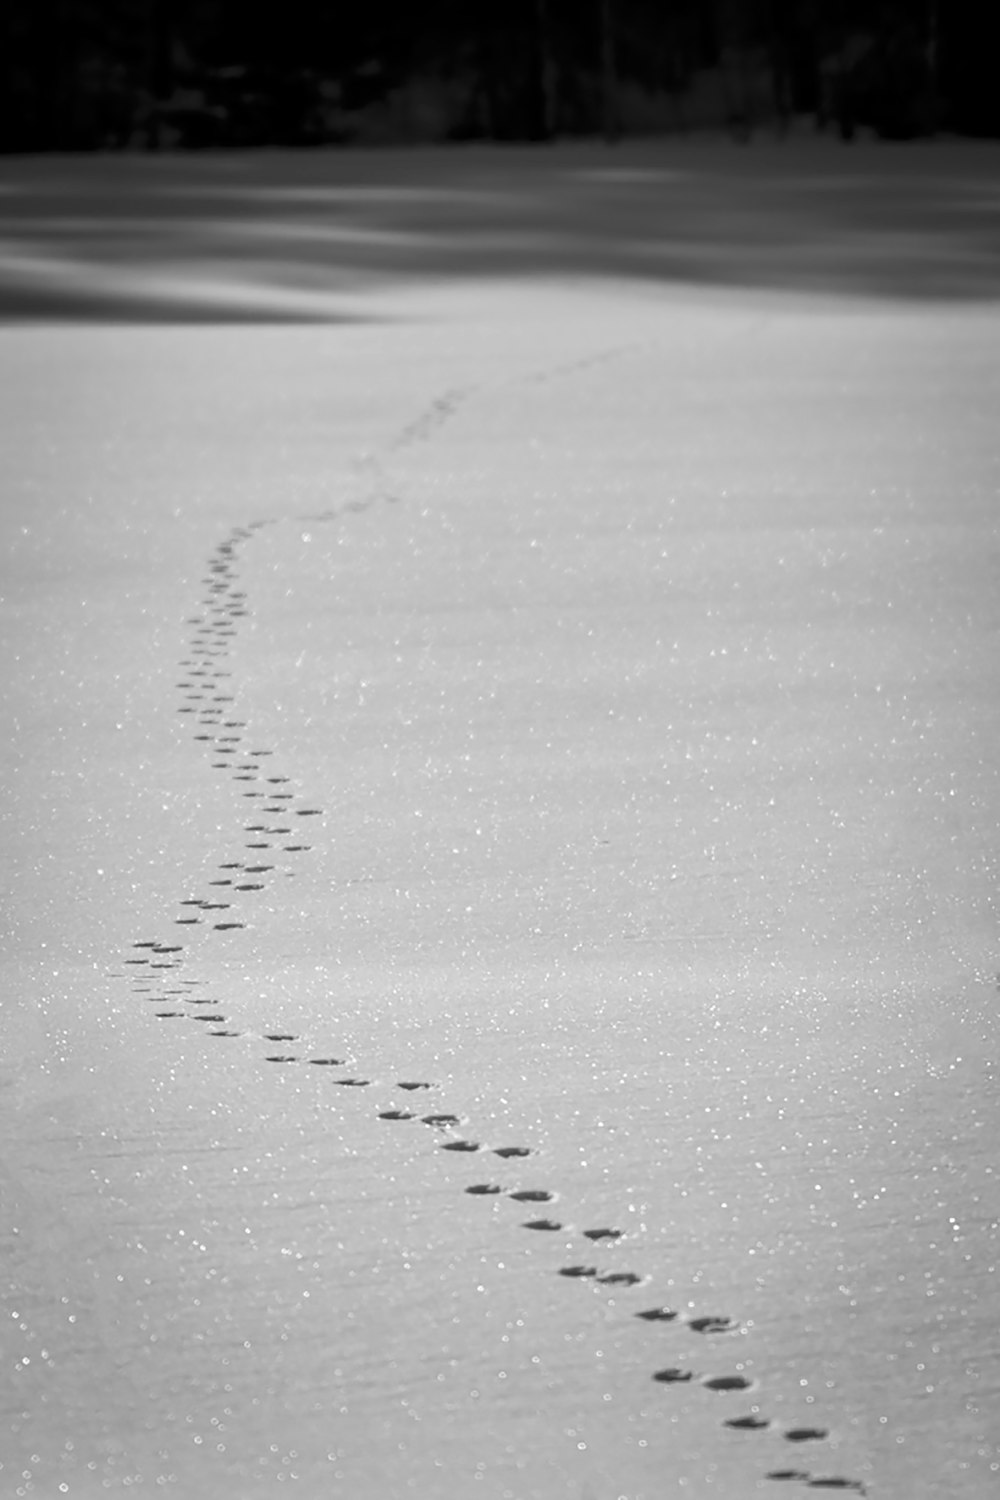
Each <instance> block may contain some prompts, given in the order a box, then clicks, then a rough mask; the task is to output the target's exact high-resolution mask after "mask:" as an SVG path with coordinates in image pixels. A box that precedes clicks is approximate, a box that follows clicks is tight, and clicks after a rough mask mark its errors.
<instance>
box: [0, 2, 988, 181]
mask: <svg viewBox="0 0 1000 1500" xmlns="http://www.w3.org/2000/svg"><path fill="white" fill-rule="evenodd" d="M998 43H1000V6H998V5H995V4H984V3H983V0H410V3H400V0H363V3H361V4H358V3H352V4H344V3H338V0H281V3H280V4H278V3H276V0H5V4H4V5H3V7H2V10H0V73H2V82H0V150H3V151H6V152H12V151H67V150H70V151H72V150H109V149H110V150H124V149H132V150H157V149H162V148H170V147H180V148H188V149H194V148H199V147H212V146H259V145H289V146H291V145H295V146H303V145H313V144H315V145H320V144H325V143H337V142H344V143H347V142H351V141H378V140H405V139H416V140H477V139H481V140H511V141H514V140H538V141H542V140H550V139H554V138H556V137H558V136H567V135H587V134H594V133H598V132H599V133H602V134H604V135H605V136H606V137H608V138H611V139H613V138H615V137H616V136H618V135H620V134H623V133H628V132H631V131H636V132H644V133H649V132H657V131H665V130H676V131H682V130H687V129H692V128H697V127H698V126H699V125H706V124H712V125H719V124H726V125H727V126H728V128H729V129H730V131H731V132H732V134H733V135H734V137H736V138H744V139H746V138H749V137H750V136H751V135H752V133H753V130H754V128H755V127H757V126H761V125H763V126H766V127H767V128H774V129H777V130H779V131H780V130H783V129H785V128H786V127H787V125H788V123H789V122H790V121H791V120H792V118H793V117H794V116H802V115H806V116H812V117H813V118H814V119H815V122H816V124H817V125H818V126H819V127H820V128H830V129H832V130H836V131H838V132H839V133H840V134H841V136H842V137H843V138H844V139H845V140H849V139H850V138H851V137H852V136H853V135H854V133H855V132H856V131H857V130H858V129H859V128H868V129H871V130H874V131H875V132H876V133H878V134H879V135H881V136H884V137H887V138H897V139H909V138H914V137H918V136H923V135H928V134H931V133H932V132H934V131H935V130H939V129H947V130H953V131H959V132H964V133H967V134H978V135H1000V87H998V83H997V64H998V61H1000V58H998V54H997V46H998Z"/></svg>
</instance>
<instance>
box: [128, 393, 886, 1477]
mask: <svg viewBox="0 0 1000 1500" xmlns="http://www.w3.org/2000/svg"><path fill="white" fill-rule="evenodd" d="M454 400H455V396H454V395H452V394H451V393H449V397H448V398H447V399H443V400H442V402H441V403H438V404H437V405H435V406H434V407H432V408H431V409H430V412H429V413H428V415H427V418H426V420H425V422H424V423H423V426H426V427H427V428H428V429H431V428H433V427H434V426H435V425H436V424H437V423H438V422H440V421H441V420H443V419H444V418H445V417H446V416H447V415H448V413H449V411H450V409H451V406H452V405H453V404H454ZM439 408H440V409H439ZM423 426H420V425H419V424H418V425H417V426H415V427H414V429H413V431H412V432H411V431H410V430H409V429H408V430H407V433H406V434H405V436H406V437H407V438H411V439H412V438H413V437H415V436H423V435H424V431H423ZM418 429H419V430H418ZM346 508H348V507H345V509H346ZM353 508H357V507H356V506H355V507H353ZM336 516H337V512H334V511H330V512H328V513H327V514H326V515H324V517H323V519H331V520H333V519H335V518H336ZM270 524H273V523H271V522H267V521H257V522H253V523H251V524H249V525H247V526H244V527H235V528H234V529H233V530H232V532H231V533H230V534H229V536H228V537H227V538H226V539H225V540H224V541H223V542H221V543H220V544H219V546H218V547H217V548H216V549H215V551H214V552H213V553H212V554H211V556H210V559H209V563H208V572H207V576H206V577H205V579H204V580H203V582H204V585H205V594H204V596H203V598H202V601H201V602H202V608H203V613H201V614H198V615H196V616H193V617H192V618H191V619H190V620H189V621H188V623H189V624H190V625H191V626H192V631H191V636H190V643H189V645H188V649H187V652H186V654H185V656H184V658H183V659H182V661H181V663H180V665H181V668H182V670H183V675H182V676H181V677H180V679H179V680H178V682H177V688H178V691H179V692H180V693H181V694H182V701H181V704H180V707H179V708H178V713H180V714H182V715H184V716H185V717H186V718H188V719H189V720H190V721H191V723H192V728H193V731H194V732H193V735H192V738H193V740H194V741H195V742H196V743H197V744H198V745H199V746H202V747H204V749H205V750H206V752H207V753H208V755H209V757H210V765H211V766H212V768H213V769H215V770H218V771H222V772H224V773H225V774H226V775H228V776H229V777H230V778H231V779H232V781H233V782H234V783H238V784H239V786H240V792H241V795H242V797H243V798H244V799H245V800H246V801H247V802H248V804H250V806H249V809H248V811H249V814H250V817H249V818H248V821H247V822H246V823H245V824H244V829H243V832H244V835H245V839H244V843H243V849H242V851H241V853H240V856H239V857H238V858H229V859H226V860H225V861H223V862H222V863H220V864H219V865H218V874H217V875H216V876H215V877H214V878H213V879H211V880H209V881H207V882H206V887H205V890H204V892H203V893H202V894H197V895H190V896H186V897H184V898H183V899H182V900H181V901H180V903H179V906H178V913H177V915H176V917H175V918H174V927H175V931H176V932H177V934H178V937H177V939H173V940H163V939H158V938H145V939H142V940H141V941H139V942H136V943H134V944H133V945H132V953H131V956H130V957H128V958H126V959H125V960H124V963H125V965H126V967H127V968H128V969H130V970H131V971H132V977H133V991H134V993H135V994H136V995H137V996H141V997H142V998H143V999H144V1000H145V1001H148V1002H149V1004H150V1005H152V1006H154V1007H156V1008H155V1010H154V1012H153V1014H154V1015H155V1016H156V1017H157V1018H159V1019H162V1020H174V1019H180V1018H182V1017H183V1018H186V1019H188V1020H190V1021H193V1022H195V1023H197V1024H198V1025H200V1026H201V1027H202V1028H203V1033H204V1034H205V1035H207V1036H209V1037H212V1038H234V1037H240V1036H241V1035H242V1036H246V1035H248V1034H247V1033H241V1032H239V1031H236V1030H234V1029H232V1028H231V1027H230V1026H229V1025H228V1024H227V1023H228V1018H227V1016H226V1015H225V1013H224V1011H223V1010H222V1009H220V1002H219V1001H218V1000H217V999H216V998H214V997H213V996H211V995H210V994H207V993H202V991H203V990H205V988H206V986H205V983H204V982H203V981H201V980H198V979H189V978H185V977H183V976H182V970H183V967H184V958H185V953H186V952H187V945H186V943H184V942H182V941H180V938H181V937H182V936H183V937H185V938H187V937H189V936H190V937H192V938H193V937H195V936H196V934H195V933H191V934H188V933H187V932H182V929H186V928H195V929H201V932H199V933H197V936H198V937H199V938H200V937H201V936H202V935H203V934H208V933H211V934H213V935H214V934H217V933H218V934H226V933H232V932H237V931H239V930H241V929H243V928H245V927H246V926H247V925H248V920H247V919H248V918H249V916H250V915H251V911H252V902H253V899H254V897H255V896H256V895H257V894H258V893H260V892H262V891H266V890H267V888H268V884H269V879H273V877H274V876H275V874H276V873H280V871H281V870H282V869H287V867H288V864H289V863H290V861H289V860H288V859H287V858H286V856H294V857H295V858H298V857H301V856H302V855H304V854H307V853H308V852H309V850H310V845H309V843H308V842H306V837H307V835H306V834H305V833H304V830H305V829H307V828H308V827H309V826H310V823H311V821H312V820H314V819H319V818H322V815H323V810H322V808H320V807H317V806H314V805H313V804H312V803H311V802H310V801H309V800H308V799H306V798H304V797H303V796H302V795H301V794H300V793H299V792H297V791H296V790H295V788H294V786H293V783H292V781H291V779H290V778H289V777H288V776H285V775H281V774H274V768H273V766H272V765H271V757H272V754H273V752H272V750H271V749H270V748H268V747H261V746H258V745H255V744H254V743H253V741H252V739H251V740H249V741H248V739H247V735H246V732H245V731H246V729H247V724H246V721H245V720H243V719H240V718H238V717H236V716H235V715H236V711H235V710H234V709H233V707H232V704H233V703H234V701H235V698H234V695H233V694H232V693H231V692H229V691H226V689H227V687H228V686H229V679H230V677H231V671H230V670H229V669H228V668H227V666H226V665H225V664H226V661H227V659H228V657H229V653H230V647H231V644H232V641H233V639H234V637H235V636H236V633H237V629H238V622H239V621H240V620H242V619H245V618H246V617H247V616H248V615H249V614H250V610H249V607H248V604H247V596H246V593H245V591H244V590H243V589H241V588H239V587H237V584H238V582H239V578H238V572H237V564H238V558H239V549H240V548H241V547H242V546H243V545H245V543H246V542H247V541H249V540H250V539H251V538H252V537H253V536H254V534H255V533H256V532H257V531H258V530H260V529H261V528H262V527H264V526H267V525H270ZM300 820H304V821H300ZM257 1039H258V1040H261V1041H263V1042H266V1043H267V1044H268V1050H267V1051H266V1052H265V1053H264V1061H265V1062H267V1063H271V1064H279V1065H291V1064H299V1063H304V1064H306V1065H309V1066H312V1067H322V1068H335V1069H342V1068H345V1067H347V1066H349V1064H348V1059H347V1058H346V1057H329V1056H322V1055H319V1056H304V1055H303V1054H302V1053H301V1051H299V1050H294V1051H293V1050H289V1046H290V1044H293V1043H299V1042H300V1040H301V1039H300V1038H299V1037H298V1036H296V1035H295V1034H293V1033H290V1032H285V1031H279V1030H275V1031H271V1032H266V1033H264V1034H263V1035H262V1036H260V1037H258V1038H257ZM272 1048H273V1049H274V1050H271V1049H272ZM330 1082H331V1084H332V1085H334V1086H336V1087H339V1088H344V1089H367V1088H373V1087H376V1088H377V1087H378V1086H379V1085H378V1080H375V1079H373V1078H367V1077H360V1076H356V1075H353V1074H351V1073H344V1074H340V1075H339V1076H332V1077H331V1079H330ZM383 1086H384V1085H383ZM393 1086H394V1088H395V1089H396V1090H399V1091H400V1092H402V1093H405V1094H406V1095H407V1096H409V1097H408V1099H407V1106H411V1107H407V1106H404V1105H402V1104H393V1103H389V1102H387V1101H386V1100H384V1099H383V1100H382V1101H381V1107H379V1106H376V1113H377V1118H378V1119H379V1120H382V1121H384V1122H386V1123H392V1124H397V1123H402V1124H421V1125H423V1126H425V1127H427V1128H429V1129H430V1130H432V1131H433V1132H434V1133H435V1134H436V1136H437V1138H438V1147H439V1149H440V1150H441V1151H442V1152H448V1153H450V1154H453V1155H469V1156H473V1155H475V1156H476V1157H477V1158H478V1159H482V1158H484V1157H492V1158H494V1159H495V1160H496V1161H498V1162H505V1163H507V1162H517V1161H520V1160H521V1159H523V1158H527V1157H529V1156H531V1155H533V1152H532V1150H531V1148H529V1147H527V1146H523V1145H508V1144H505V1143H498V1144H489V1143H486V1142H481V1141H478V1140H474V1139H469V1138H468V1137H467V1136H465V1135H464V1134H462V1133H460V1132H461V1127H462V1125H463V1124H464V1122H463V1120H462V1119H461V1117H460V1116H458V1115H456V1114H452V1113H450V1112H449V1111H447V1110H445V1109H439V1108H433V1109H427V1110H425V1109H422V1108H421V1107H420V1104H419V1103H418V1100H420V1099H421V1096H422V1095H424V1094H425V1093H429V1092H430V1091H431V1090H433V1089H434V1088H435V1085H434V1084H433V1083H431V1082H428V1081H425V1080H411V1079H401V1080H397V1081H395V1083H394V1085H393ZM397 1097H398V1095H397ZM463 1191H464V1193H465V1194H466V1195H467V1196H468V1197H470V1198H473V1199H476V1198H485V1199H490V1200H495V1199H499V1198H505V1199H507V1200H508V1201H509V1202H511V1203H513V1204H515V1205H518V1206H520V1207H523V1208H526V1209H527V1210H528V1211H529V1212H530V1213H532V1217H528V1218H525V1219H522V1221H521V1225H522V1227H523V1228H524V1229H525V1230H526V1231H529V1232H531V1233H537V1234H553V1235H557V1236H560V1237H561V1238H560V1242H565V1241H567V1240H569V1241H572V1240H573V1239H575V1238H578V1239H579V1240H581V1241H583V1242H585V1244H586V1247H587V1250H588V1251H593V1250H594V1249H595V1248H596V1247H600V1250H601V1251H602V1252H603V1251H608V1250H611V1249H614V1248H616V1247H617V1246H619V1245H620V1243H621V1242H622V1241H623V1240H625V1238H626V1236H625V1234H624V1232H623V1231H622V1230H620V1229H617V1228H615V1227H614V1226H612V1225H599V1226H595V1227H590V1228H584V1229H578V1228H577V1227H576V1226H575V1225H573V1224H571V1223H568V1222H566V1221H564V1220H562V1219H560V1218H555V1217H552V1216H551V1215H552V1214H553V1212H555V1210H554V1209H553V1207H552V1206H553V1205H555V1204H556V1203H557V1202H558V1199H559V1194H558V1193H557V1192H556V1191H555V1190H553V1189H552V1188H549V1187H546V1186H539V1185H534V1184H529V1185H524V1184H522V1183H520V1182H519V1181H517V1180H515V1181H513V1182H510V1181H504V1180H496V1179H495V1178H487V1180H485V1181H479V1182H471V1183H469V1184H468V1185H466V1186H465V1188H464V1189H463ZM543 1207H544V1212H541V1213H539V1214H538V1216H537V1217H536V1216H534V1211H535V1210H537V1209H539V1208H543ZM555 1274H556V1275H558V1276H560V1277H562V1278H563V1279H565V1280H567V1281H581V1282H586V1283H591V1284H593V1285H598V1286H605V1287H610V1288H613V1289H615V1290H616V1291H618V1290H621V1291H623V1292H629V1291H631V1290H632V1289H635V1288H639V1287H641V1286H643V1285H644V1284H645V1283H646V1282H648V1281H649V1280H650V1279H651V1278H650V1277H649V1276H647V1275H645V1274H644V1273H641V1272H639V1271H636V1270H633V1269H631V1268H627V1267H626V1268H622V1267H618V1266H616V1265H615V1264H614V1263H613V1262H611V1263H603V1264H602V1263H601V1262H600V1261H599V1260H592V1259H591V1258H590V1255H588V1256H587V1258H586V1259H584V1260H580V1261H570V1262H569V1263H568V1264H565V1265H561V1266H558V1267H557V1268H556V1270H555ZM632 1316H633V1317H634V1318H635V1319H636V1320H637V1321H638V1322H640V1323H645V1324H647V1325H649V1326H650V1328H651V1329H652V1328H658V1327H659V1325H670V1324H673V1325H676V1326H683V1327H684V1328H686V1329H687V1330H689V1331H690V1332H693V1333H697V1334H700V1335H703V1336H705V1337H706V1338H714V1337H720V1336H723V1337H724V1336H726V1335H731V1334H733V1333H736V1332H739V1331H740V1325H739V1323H738V1322H737V1320H736V1319H734V1318H733V1317H731V1316H729V1315H728V1314H724V1313H707V1314H702V1315H699V1316H686V1315H682V1314H681V1313H679V1312H678V1311H677V1310H675V1309H673V1308H669V1307H657V1306H654V1307H646V1308H641V1309H639V1310H637V1311H635V1312H634V1313H633V1314H632ZM651 1378H652V1380H653V1381H654V1382H655V1383H656V1384H658V1385H661V1386H674V1385H677V1386H684V1387H689V1386H692V1385H699V1386H701V1387H702V1388H703V1389H704V1390H705V1391H706V1392H711V1393H717V1394H719V1395H721V1396H729V1397H732V1396H736V1395H739V1394H741V1393H742V1394H744V1395H745V1394H748V1393H750V1392H753V1391H755V1390H756V1389H757V1382H756V1381H754V1380H752V1379H751V1378H749V1377H748V1376H746V1375H744V1374H742V1373H740V1367H739V1366H737V1368H736V1370H735V1371H732V1372H721V1373H713V1372H712V1371H711V1370H709V1371H699V1370H696V1369H694V1368H690V1369H689V1368H686V1367H684V1366H681V1365H664V1366H663V1367H662V1368H660V1369H657V1370H655V1371H653V1373H652V1376H651ZM721 1423H722V1426H723V1427H725V1428H728V1429H729V1430H731V1431H733V1432H740V1433H777V1434H778V1435H779V1436H780V1437H781V1438H782V1440H783V1441H784V1442H786V1443H790V1444H792V1445H795V1446H796V1447H799V1446H806V1445H809V1444H816V1443H821V1442H823V1441H824V1440H825V1439H826V1438H827V1437H828V1436H829V1433H828V1432H827V1430H826V1429H825V1428H823V1427H819V1426H807V1425H802V1426H795V1427H786V1428H784V1429H783V1430H781V1429H779V1428H778V1427H777V1425H776V1424H775V1423H774V1422H772V1421H771V1420H770V1419H769V1418H768V1417H766V1416H764V1415H762V1414H761V1413H760V1411H759V1408H758V1407H757V1406H756V1405H754V1406H753V1407H752V1408H751V1410H749V1411H741V1412H736V1413H731V1414H728V1415H725V1416H723V1417H722V1418H721ZM766 1477H767V1478H768V1479H771V1480H775V1481H785V1482H796V1481H797V1482H799V1483H801V1484H802V1485H804V1486H806V1487H807V1488H810V1489H826V1490H849V1491H853V1492H855V1493H857V1494H862V1495H863V1494H866V1490H865V1486H864V1484H863V1483H862V1482H861V1481H860V1480H857V1479H851V1478H847V1477H845V1476H843V1475H839V1474H822V1473H814V1472H813V1471H812V1470H811V1469H806V1468H803V1467H799V1466H795V1465H789V1466H785V1465H782V1464H780V1463H779V1464H776V1465H775V1466H774V1467H772V1468H771V1469H769V1470H768V1471H767V1474H766Z"/></svg>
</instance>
